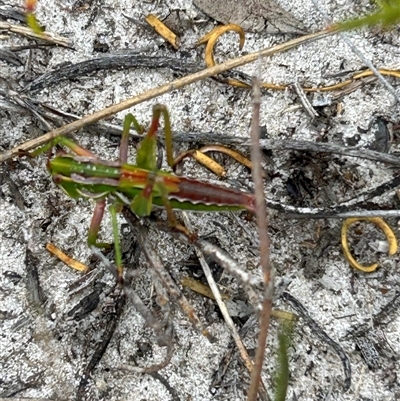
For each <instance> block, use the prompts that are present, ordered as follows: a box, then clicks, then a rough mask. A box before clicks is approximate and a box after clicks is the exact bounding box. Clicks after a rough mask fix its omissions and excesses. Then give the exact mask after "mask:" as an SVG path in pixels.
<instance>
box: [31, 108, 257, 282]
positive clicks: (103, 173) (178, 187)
mask: <svg viewBox="0 0 400 401" xmlns="http://www.w3.org/2000/svg"><path fill="white" fill-rule="evenodd" d="M161 114H162V115H163V117H164V123H165V124H164V125H165V127H164V132H165V138H166V149H167V159H168V163H169V164H170V165H172V164H173V158H172V143H171V141H172V139H171V127H170V121H169V114H168V111H167V109H166V108H165V106H161V105H156V106H154V108H153V119H152V123H151V125H150V128H149V130H148V132H147V135H146V136H145V137H144V139H143V140H142V142H141V146H140V149H139V150H138V153H137V157H136V162H137V165H131V164H127V156H128V139H129V130H130V126H131V124H133V125H134V126H135V129H136V130H137V131H138V132H141V131H142V129H141V127H140V125H139V124H138V123H137V121H136V119H135V118H134V117H133V116H132V115H131V114H128V116H127V117H126V118H125V122H124V130H123V133H122V138H121V146H120V157H119V161H118V162H110V161H106V160H101V159H100V158H98V157H97V156H96V155H94V154H93V153H91V152H90V151H88V150H87V149H84V148H82V147H80V146H79V145H78V144H77V143H75V142H73V141H72V140H70V139H68V138H65V137H60V138H57V140H56V142H57V143H59V144H61V145H64V146H65V147H67V148H68V149H69V150H71V151H72V152H73V153H74V154H75V155H69V154H65V153H63V154H62V155H57V156H56V157H55V158H53V159H50V160H49V161H48V164H47V168H48V170H49V172H50V174H51V175H52V177H53V180H54V182H55V183H56V184H57V185H58V186H59V187H61V188H62V189H63V190H64V191H65V192H66V193H67V195H69V196H70V197H72V198H75V199H77V198H90V199H93V200H94V201H95V202H96V206H95V210H94V214H93V218H92V222H91V225H90V229H89V236H88V243H89V245H91V246H97V247H104V246H107V245H108V244H104V243H99V242H97V237H98V232H99V229H100V224H101V221H102V218H103V214H104V210H105V206H106V200H107V199H110V200H111V202H112V203H111V206H110V212H111V216H112V224H113V235H114V247H115V259H116V264H117V277H118V279H119V281H120V282H122V256H121V249H120V240H119V229H118V224H117V218H116V215H117V213H118V212H119V211H120V210H121V206H122V205H126V206H129V208H130V209H131V210H132V211H133V212H134V213H135V214H137V215H138V216H148V215H149V214H150V213H151V210H152V208H153V206H156V207H164V208H166V210H167V213H168V217H169V219H170V220H171V221H172V223H174V217H173V213H172V209H179V210H189V211H196V212H216V211H217V212H221V211H235V210H248V211H251V212H254V210H255V199H254V195H253V194H250V193H246V192H242V191H239V190H236V189H231V188H226V187H223V186H220V185H214V184H210V183H207V182H203V181H198V180H196V179H192V178H187V177H181V176H176V175H174V174H172V173H168V172H165V171H162V170H158V169H157V168H156V145H157V130H158V126H159V119H160V116H161ZM52 146H54V143H53V144H50V145H47V146H45V147H44V148H42V149H40V150H38V151H36V152H34V155H37V154H39V153H41V152H43V151H45V150H48V149H50V148H51V147H52Z"/></svg>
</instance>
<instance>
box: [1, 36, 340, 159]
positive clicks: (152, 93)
mask: <svg viewBox="0 0 400 401" xmlns="http://www.w3.org/2000/svg"><path fill="white" fill-rule="evenodd" d="M337 32H338V30H336V29H331V30H323V31H319V32H316V33H312V34H310V35H305V36H301V37H299V38H296V39H293V40H289V41H288V42H286V43H283V44H280V45H276V46H272V47H269V48H266V49H263V50H260V51H258V52H254V53H250V54H247V55H245V56H242V57H238V58H236V59H232V60H228V61H227V62H225V63H223V64H218V65H216V66H214V67H212V68H207V69H204V70H201V71H199V72H196V73H194V74H191V75H188V76H186V77H183V78H180V79H177V80H175V81H173V82H170V83H167V84H165V85H161V86H159V87H158V88H153V89H150V90H148V91H147V92H144V93H142V94H140V95H137V96H134V97H132V98H130V99H127V100H124V101H122V102H120V103H117V104H115V105H112V106H110V107H107V108H105V109H103V110H99V111H96V112H95V113H93V114H90V115H88V116H85V117H83V118H81V119H80V120H77V121H74V122H72V123H70V124H67V125H64V126H63V127H60V128H57V129H55V130H53V131H50V132H48V133H46V134H44V135H42V136H40V137H39V138H35V139H32V140H30V141H27V142H25V143H24V144H21V145H18V146H16V147H15V148H13V149H10V150H8V151H6V152H4V153H2V154H0V163H1V162H4V161H6V160H8V159H10V158H11V157H14V156H17V155H19V154H21V152H27V151H29V150H31V149H34V148H36V147H38V146H41V145H43V144H45V143H46V142H49V141H50V140H52V139H53V138H56V137H58V136H60V135H68V134H70V133H72V132H74V131H77V130H78V129H80V128H82V127H84V126H85V125H88V124H93V123H95V122H97V121H99V120H101V119H104V118H107V117H109V116H111V115H113V114H116V113H118V112H120V111H122V110H126V109H128V108H130V107H132V106H135V105H136V104H139V103H143V102H145V101H147V100H150V99H154V98H156V97H158V96H160V95H163V94H165V93H168V92H171V91H173V90H176V89H178V88H183V87H184V86H186V85H190V84H192V83H194V82H197V81H200V80H202V79H205V78H209V77H212V76H215V75H218V74H220V73H222V72H224V71H228V70H230V69H232V68H235V67H239V66H241V65H244V64H248V63H251V62H253V61H255V60H257V59H259V58H261V57H268V56H272V55H274V54H277V53H280V52H284V51H287V50H289V49H292V48H294V47H296V46H299V45H301V44H305V43H308V42H312V41H315V40H317V39H322V38H325V37H327V36H331V35H333V34H335V33H337Z"/></svg>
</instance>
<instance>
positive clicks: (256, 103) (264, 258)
mask: <svg viewBox="0 0 400 401" xmlns="http://www.w3.org/2000/svg"><path fill="white" fill-rule="evenodd" d="M253 96H254V100H253V119H252V123H251V144H252V146H251V161H252V163H253V170H252V175H253V182H254V194H255V197H256V216H257V227H258V236H259V239H260V264H261V268H262V272H263V277H264V286H265V293H264V300H263V305H262V311H261V316H260V334H259V336H258V346H257V351H256V356H255V359H254V369H253V371H252V374H251V383H250V387H249V392H248V394H247V400H248V401H256V400H257V393H258V388H259V386H260V381H261V371H262V366H263V362H264V352H265V344H266V342H267V334H268V327H269V322H270V319H271V309H272V297H273V289H274V280H273V276H272V273H271V265H270V240H269V235H268V217H267V208H266V205H265V200H264V183H263V171H262V166H261V160H262V155H261V150H260V145H259V140H260V105H261V92H260V81H259V79H257V78H255V79H254V81H253Z"/></svg>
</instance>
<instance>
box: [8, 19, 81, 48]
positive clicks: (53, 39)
mask: <svg viewBox="0 0 400 401" xmlns="http://www.w3.org/2000/svg"><path fill="white" fill-rule="evenodd" d="M0 31H6V32H11V33H16V34H19V35H22V36H26V37H27V38H31V39H36V40H43V41H45V42H49V43H53V44H54V45H59V46H62V47H67V48H69V49H73V46H72V43H71V42H70V41H69V40H68V39H67V38H64V37H62V36H59V35H56V34H54V33H51V32H41V33H35V32H33V31H32V29H31V28H28V27H25V26H20V25H13V24H9V23H7V22H4V21H0Z"/></svg>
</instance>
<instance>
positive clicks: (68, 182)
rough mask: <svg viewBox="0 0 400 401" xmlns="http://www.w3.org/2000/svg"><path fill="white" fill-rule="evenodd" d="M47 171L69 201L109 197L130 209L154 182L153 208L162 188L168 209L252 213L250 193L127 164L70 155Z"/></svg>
mask: <svg viewBox="0 0 400 401" xmlns="http://www.w3.org/2000/svg"><path fill="white" fill-rule="evenodd" d="M48 168H49V171H50V172H51V174H52V176H53V179H54V182H55V183H56V184H57V185H59V186H60V187H61V188H63V189H64V191H65V192H66V193H67V194H68V195H69V196H71V197H72V198H80V197H87V198H92V199H95V200H96V199H101V198H103V197H105V196H108V195H113V196H114V197H115V198H116V199H118V200H119V201H121V203H123V204H125V205H127V206H130V205H131V203H132V200H133V199H134V198H135V197H136V196H137V195H139V194H140V193H141V192H142V191H143V190H145V188H146V186H147V185H148V183H149V182H150V181H154V183H155V184H154V186H153V189H152V199H151V202H152V204H153V205H155V206H160V207H164V206H165V204H164V203H163V202H164V200H163V197H162V194H161V193H160V191H159V190H158V188H163V189H164V191H165V192H166V193H167V199H168V202H169V203H170V205H171V207H172V209H180V210H190V211H196V212H214V211H215V212H217V211H219V212H220V211H235V210H242V209H247V210H249V211H252V212H254V197H253V195H252V194H248V193H245V192H241V191H238V190H235V189H231V188H225V187H222V186H217V185H214V184H210V183H207V182H203V181H198V180H195V179H192V178H187V177H179V176H176V175H173V174H170V173H167V172H164V171H157V172H153V171H148V170H145V169H142V168H139V167H137V166H135V165H131V164H120V163H117V162H115V163H113V162H108V161H104V160H100V159H94V160H93V159H92V160H91V159H90V158H85V157H70V156H58V157H56V158H55V159H53V160H51V161H50V162H49V166H48ZM156 184H157V185H156ZM133 211H134V212H135V210H133Z"/></svg>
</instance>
